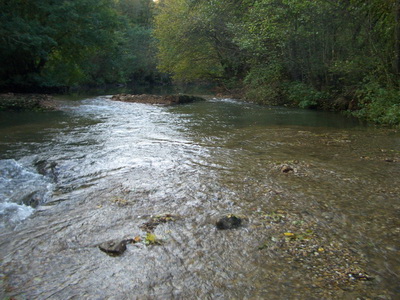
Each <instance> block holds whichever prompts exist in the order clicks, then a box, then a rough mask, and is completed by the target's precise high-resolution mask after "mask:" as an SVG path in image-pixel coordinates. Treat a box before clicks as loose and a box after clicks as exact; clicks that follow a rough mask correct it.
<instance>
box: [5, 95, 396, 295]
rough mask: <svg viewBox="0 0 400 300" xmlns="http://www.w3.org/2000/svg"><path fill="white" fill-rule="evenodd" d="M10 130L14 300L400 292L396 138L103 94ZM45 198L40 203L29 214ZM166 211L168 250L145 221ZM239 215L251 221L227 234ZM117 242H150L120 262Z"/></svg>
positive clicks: (326, 123)
mask: <svg viewBox="0 0 400 300" xmlns="http://www.w3.org/2000/svg"><path fill="white" fill-rule="evenodd" d="M0 136H1V141H0V158H1V162H2V163H3V166H4V168H3V169H2V170H0V185H1V184H3V185H2V187H3V190H4V191H7V192H6V193H2V194H0V195H1V197H2V198H0V201H1V203H0V204H3V206H7V205H8V206H9V205H10V203H12V204H11V205H12V207H11V208H9V209H8V210H7V207H6V208H5V209H3V211H6V213H3V214H0V220H1V221H2V222H4V223H5V224H6V225H4V226H3V228H2V229H3V230H2V233H1V234H0V250H1V251H0V253H1V254H0V255H1V270H2V271H1V273H0V283H1V289H0V294H1V295H2V296H4V297H11V298H17V299H18V298H22V299H24V298H26V299H35V298H36V299H46V298H49V299H72V298H74V297H75V298H85V299H113V298H118V299H135V298H136V299H174V298H178V299H192V298H199V299H234V298H236V299H357V298H360V299H368V298H369V299H396V296H397V295H398V292H399V288H400V287H399V284H398V283H399V273H400V262H399V257H400V256H399V254H400V253H399V251H400V245H399V236H400V230H399V228H400V223H399V219H398V216H399V213H400V203H399V197H400V187H399V185H398V178H400V167H399V163H400V134H399V133H398V132H396V131H394V130H386V129H376V128H372V127H365V126H363V125H362V124H360V123H358V121H356V120H354V119H351V118H346V117H344V116H341V115H338V114H333V113H321V112H316V111H306V110H297V109H287V108H269V107H263V106H258V105H253V104H249V103H243V102H240V101H235V100H231V99H212V100H209V101H204V102H197V103H192V104H188V105H184V106H174V107H162V106H150V105H144V104H137V103H123V102H114V101H110V100H109V98H107V97H97V98H87V99H85V100H80V101H72V102H68V101H65V103H64V105H63V106H62V112H52V113H48V114H47V113H46V114H43V113H32V114H31V113H20V114H14V115H11V114H10V115H8V116H5V115H4V119H1V121H0ZM5 170H7V171H5ZM12 185H14V186H12ZM35 187H40V188H38V189H35ZM11 191H13V192H11ZM21 195H22V196H21ZM31 195H34V197H36V198H35V199H36V200H37V201H38V203H40V205H39V207H38V208H37V209H35V210H33V209H30V210H24V211H23V212H21V211H20V212H19V213H20V214H18V208H19V207H18V205H20V206H21V207H22V205H21V202H19V200H20V199H19V198H21V197H25V198H26V197H28V198H29V197H31ZM44 195H45V196H44ZM32 197H33V196H32ZM32 197H31V198H32ZM38 197H42V198H43V199H37V198H38ZM13 213H14V215H15V214H17V215H18V216H20V218H19V219H18V220H14V221H13V222H11V224H8V225H7V220H5V218H7V217H8V218H10V216H11V217H12V214H13ZM29 214H31V215H30V217H28V216H29ZM163 214H167V215H171V216H172V217H171V218H170V220H169V221H168V222H159V224H157V225H155V226H154V228H152V229H151V233H153V234H154V235H155V237H157V238H158V239H160V240H162V242H159V244H157V243H153V242H154V239H155V237H154V236H151V235H149V232H146V230H148V228H149V225H147V227H146V226H144V225H145V224H149V222H150V221H151V220H154V218H155V216H160V215H163ZM226 214H235V215H237V216H240V217H241V218H243V226H241V227H239V228H237V229H233V230H222V231H220V230H218V229H216V227H215V224H216V222H217V220H218V219H219V218H220V217H221V216H223V215H226ZM152 216H153V218H151V217H152ZM1 218H2V219H1ZM22 219H25V220H24V221H22V222H21V220H22ZM156 219H157V218H156ZM153 223H154V221H153ZM146 228H147V229H146ZM109 240H117V241H122V240H134V241H136V243H134V244H131V243H129V244H127V245H126V250H125V253H124V254H123V255H121V256H118V257H111V256H108V255H107V254H105V253H104V252H102V251H100V250H99V248H98V245H99V244H101V243H104V242H107V241H109ZM151 241H153V242H151ZM152 243H153V244H157V245H151V244H152Z"/></svg>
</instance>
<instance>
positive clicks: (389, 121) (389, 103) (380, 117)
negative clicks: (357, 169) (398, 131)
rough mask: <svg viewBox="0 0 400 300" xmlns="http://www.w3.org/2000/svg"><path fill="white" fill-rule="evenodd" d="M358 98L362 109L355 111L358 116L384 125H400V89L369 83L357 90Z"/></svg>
mask: <svg viewBox="0 0 400 300" xmlns="http://www.w3.org/2000/svg"><path fill="white" fill-rule="evenodd" d="M357 98H358V102H359V104H360V110H358V111H356V112H354V113H353V114H354V115H355V116H356V117H359V118H362V119H365V120H368V121H372V122H374V123H377V124H382V125H390V126H399V125H400V91H398V90H394V89H388V88H383V87H381V86H379V85H378V84H377V83H368V84H365V85H364V86H363V87H362V88H360V89H359V90H358V91H357Z"/></svg>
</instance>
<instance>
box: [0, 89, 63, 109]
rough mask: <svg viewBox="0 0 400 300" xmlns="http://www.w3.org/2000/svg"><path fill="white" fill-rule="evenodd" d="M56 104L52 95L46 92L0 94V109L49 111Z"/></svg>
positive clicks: (54, 107)
mask: <svg viewBox="0 0 400 300" xmlns="http://www.w3.org/2000/svg"><path fill="white" fill-rule="evenodd" d="M57 106H58V105H57V102H56V100H55V99H54V97H53V96H51V95H47V94H19V93H7V94H0V111H28V110H29V111H49V110H55V109H57Z"/></svg>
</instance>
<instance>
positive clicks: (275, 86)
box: [244, 64, 284, 105]
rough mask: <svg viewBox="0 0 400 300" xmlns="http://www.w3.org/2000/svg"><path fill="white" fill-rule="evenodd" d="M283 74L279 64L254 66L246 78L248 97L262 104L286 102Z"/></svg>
mask: <svg viewBox="0 0 400 300" xmlns="http://www.w3.org/2000/svg"><path fill="white" fill-rule="evenodd" d="M282 74H283V72H282V67H281V65H279V64H272V65H264V66H262V65H260V66H256V67H253V68H252V69H251V70H250V72H249V73H248V74H247V76H246V78H245V80H244V83H245V85H246V98H247V99H249V100H251V101H254V102H257V103H260V104H272V105H279V104H284V97H282V84H281V82H282V81H283V75H282Z"/></svg>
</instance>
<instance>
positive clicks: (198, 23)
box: [154, 0, 244, 81]
mask: <svg viewBox="0 0 400 300" xmlns="http://www.w3.org/2000/svg"><path fill="white" fill-rule="evenodd" d="M236 8H237V5H235V4H234V3H232V1H227V0H221V1H187V0H165V1H163V2H162V5H160V10H159V14H158V15H157V16H156V18H155V32H154V35H155V37H156V38H157V41H158V43H157V48H158V59H159V68H160V70H162V71H164V72H169V73H171V74H173V76H174V79H175V80H177V81H193V80H197V79H216V80H224V79H231V78H234V77H240V75H241V70H242V68H243V63H244V61H243V55H242V52H241V51H240V49H239V47H238V46H237V45H236V44H235V42H234V31H235V27H234V26H231V25H232V23H231V22H230V21H232V20H233V19H235V14H237V13H238V11H237V10H236ZM239 11H240V10H239Z"/></svg>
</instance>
